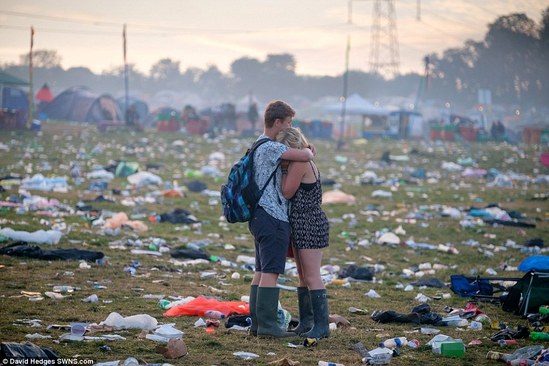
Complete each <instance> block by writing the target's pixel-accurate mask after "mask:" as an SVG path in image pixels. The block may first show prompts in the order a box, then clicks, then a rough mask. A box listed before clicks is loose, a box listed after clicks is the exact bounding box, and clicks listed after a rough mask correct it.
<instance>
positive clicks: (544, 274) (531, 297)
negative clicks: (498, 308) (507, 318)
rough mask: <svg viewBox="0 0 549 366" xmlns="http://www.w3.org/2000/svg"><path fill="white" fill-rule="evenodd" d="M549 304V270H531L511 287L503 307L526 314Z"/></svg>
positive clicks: (506, 309)
mask: <svg viewBox="0 0 549 366" xmlns="http://www.w3.org/2000/svg"><path fill="white" fill-rule="evenodd" d="M541 305H549V271H535V270H532V271H529V272H528V273H526V274H525V275H524V276H523V277H522V278H521V279H519V281H518V282H517V283H516V284H515V285H514V286H513V287H511V289H510V290H509V294H508V295H507V297H506V298H505V300H504V301H503V303H502V308H503V310H505V311H508V312H511V311H513V312H515V314H519V315H522V316H525V315H526V314H528V313H536V312H538V309H539V307H540V306H541Z"/></svg>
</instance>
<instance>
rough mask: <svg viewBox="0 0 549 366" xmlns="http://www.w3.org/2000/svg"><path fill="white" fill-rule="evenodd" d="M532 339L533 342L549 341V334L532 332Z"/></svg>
mask: <svg viewBox="0 0 549 366" xmlns="http://www.w3.org/2000/svg"><path fill="white" fill-rule="evenodd" d="M530 339H531V340H533V341H549V333H544V332H530Z"/></svg>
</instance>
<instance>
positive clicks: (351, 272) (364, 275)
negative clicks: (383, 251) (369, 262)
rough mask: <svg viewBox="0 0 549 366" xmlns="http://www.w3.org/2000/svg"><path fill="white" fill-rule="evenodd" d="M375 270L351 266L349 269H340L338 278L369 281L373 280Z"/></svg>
mask: <svg viewBox="0 0 549 366" xmlns="http://www.w3.org/2000/svg"><path fill="white" fill-rule="evenodd" d="M374 275H375V270H374V269H373V268H369V267H359V266H357V265H355V264H351V265H350V266H349V267H347V268H344V269H342V270H341V271H340V272H339V274H338V276H339V278H347V277H351V278H354V279H355V280H364V281H371V280H373V279H374Z"/></svg>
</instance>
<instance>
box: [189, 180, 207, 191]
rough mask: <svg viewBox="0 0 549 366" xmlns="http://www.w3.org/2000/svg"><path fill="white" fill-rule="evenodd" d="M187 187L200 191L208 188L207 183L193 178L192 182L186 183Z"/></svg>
mask: <svg viewBox="0 0 549 366" xmlns="http://www.w3.org/2000/svg"><path fill="white" fill-rule="evenodd" d="M187 188H189V191H191V192H202V191H203V190H205V189H208V185H207V184H206V183H204V182H201V181H199V180H193V181H192V182H189V183H187Z"/></svg>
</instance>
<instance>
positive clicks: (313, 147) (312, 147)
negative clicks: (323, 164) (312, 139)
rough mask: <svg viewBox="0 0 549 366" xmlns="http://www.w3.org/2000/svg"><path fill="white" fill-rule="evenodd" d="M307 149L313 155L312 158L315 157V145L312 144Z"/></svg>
mask: <svg viewBox="0 0 549 366" xmlns="http://www.w3.org/2000/svg"><path fill="white" fill-rule="evenodd" d="M308 148H309V149H310V150H311V152H312V153H313V156H316V147H315V145H313V144H309V146H308Z"/></svg>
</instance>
